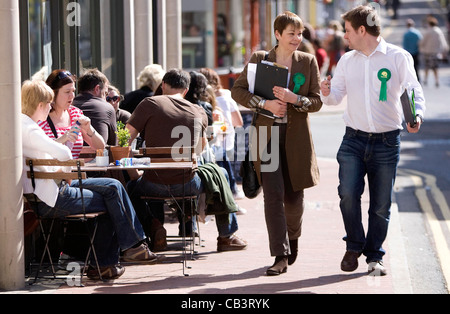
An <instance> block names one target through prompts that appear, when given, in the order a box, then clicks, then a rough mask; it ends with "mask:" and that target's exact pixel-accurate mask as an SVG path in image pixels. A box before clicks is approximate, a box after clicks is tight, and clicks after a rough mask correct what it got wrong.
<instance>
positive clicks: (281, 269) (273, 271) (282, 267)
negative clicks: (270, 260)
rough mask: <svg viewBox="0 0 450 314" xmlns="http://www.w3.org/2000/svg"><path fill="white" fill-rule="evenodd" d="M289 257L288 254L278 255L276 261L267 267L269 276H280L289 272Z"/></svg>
mask: <svg viewBox="0 0 450 314" xmlns="http://www.w3.org/2000/svg"><path fill="white" fill-rule="evenodd" d="M287 266H288V258H287V256H277V257H276V258H275V263H274V264H273V265H272V267H270V268H269V269H267V271H266V274H267V276H278V275H281V274H284V273H285V272H287Z"/></svg>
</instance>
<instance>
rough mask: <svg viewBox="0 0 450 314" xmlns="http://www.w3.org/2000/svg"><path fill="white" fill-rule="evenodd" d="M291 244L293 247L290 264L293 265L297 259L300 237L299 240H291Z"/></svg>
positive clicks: (289, 257) (289, 259) (289, 258)
mask: <svg viewBox="0 0 450 314" xmlns="http://www.w3.org/2000/svg"><path fill="white" fill-rule="evenodd" d="M289 246H290V247H291V255H289V256H288V265H292V264H294V263H295V261H296V260H297V255H298V239H297V240H289Z"/></svg>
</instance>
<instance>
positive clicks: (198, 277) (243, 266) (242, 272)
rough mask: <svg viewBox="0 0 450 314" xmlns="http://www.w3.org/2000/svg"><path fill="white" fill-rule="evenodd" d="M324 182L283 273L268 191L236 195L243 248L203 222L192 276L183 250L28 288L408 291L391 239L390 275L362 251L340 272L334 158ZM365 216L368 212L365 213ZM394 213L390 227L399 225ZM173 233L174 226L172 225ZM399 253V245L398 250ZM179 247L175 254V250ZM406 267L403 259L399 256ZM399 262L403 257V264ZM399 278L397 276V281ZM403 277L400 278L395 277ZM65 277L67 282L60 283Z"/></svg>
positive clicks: (311, 195)
mask: <svg viewBox="0 0 450 314" xmlns="http://www.w3.org/2000/svg"><path fill="white" fill-rule="evenodd" d="M319 165H320V169H321V178H322V179H321V184H320V185H319V186H318V187H315V188H313V189H310V190H307V191H306V195H305V197H306V201H307V208H306V212H305V216H304V227H303V235H302V237H301V239H300V244H299V249H300V255H299V258H298V260H297V262H296V263H295V264H294V265H293V266H290V267H289V268H288V272H287V273H286V274H283V275H281V276H278V277H268V276H266V275H265V270H266V269H267V267H269V266H271V265H272V263H273V260H274V258H272V257H270V255H269V248H268V240H267V231H266V226H265V221H264V214H263V197H262V195H260V196H259V197H258V198H257V199H254V200H248V199H245V200H241V201H238V203H239V204H240V206H242V207H244V208H246V209H247V210H248V213H247V214H246V215H240V216H238V220H239V227H240V230H239V232H238V235H239V236H240V237H242V238H243V239H245V240H247V241H248V243H249V245H248V248H247V250H245V251H239V252H223V253H218V252H217V251H216V244H217V243H216V237H217V230H216V226H215V222H213V221H212V222H209V223H208V224H206V225H204V224H201V225H200V228H201V235H202V238H203V239H204V240H205V242H204V247H197V248H196V249H197V250H198V253H199V254H198V256H197V257H196V259H195V260H194V261H189V263H188V265H189V266H191V267H192V269H189V270H188V273H189V274H190V276H188V277H184V276H183V274H182V264H181V263H180V261H181V259H180V258H179V255H175V256H167V259H166V261H165V262H164V263H162V264H158V265H147V266H146V265H134V266H127V267H126V271H125V274H124V275H123V276H122V277H121V278H119V279H118V280H115V281H110V282H105V283H102V282H94V281H90V280H85V284H86V286H85V287H83V288H77V287H69V286H67V285H66V284H62V285H59V284H57V283H56V284H55V283H54V282H45V281H41V282H40V283H39V284H37V285H34V286H32V287H31V288H27V289H28V291H30V292H31V291H32V292H36V293H51V294H131V293H132V294H182V295H185V294H298V293H308V294H310V293H313V294H353V293H355V294H356V293H358V294H378V293H384V294H385V293H388V294H390V293H397V292H400V293H404V292H405V291H406V292H408V291H410V288H409V287H408V282H409V281H408V278H405V276H404V274H400V275H401V276H397V274H396V273H392V272H393V268H392V267H391V254H395V252H393V251H394V250H390V249H389V244H390V243H389V241H387V242H388V243H386V245H385V249H387V252H388V253H387V254H386V256H385V264H386V267H387V269H388V271H389V274H388V276H385V277H370V276H367V265H366V263H365V261H364V257H361V258H360V260H359V261H360V266H359V268H358V269H357V270H356V271H355V272H353V273H344V272H342V271H341V270H340V261H341V258H342V256H343V254H344V252H345V243H344V241H342V240H341V239H342V237H343V236H344V230H343V223H342V218H341V214H340V210H339V206H338V204H339V200H338V196H337V184H338V182H337V180H338V179H337V171H338V165H337V162H336V161H335V160H324V159H320V160H319ZM363 206H364V210H363V212H367V210H366V208H367V195H364V197H363ZM364 220H365V221H366V220H367V216H366V215H365V216H364ZM396 224H398V222H397V221H395V215H393V221H392V223H391V227H392V228H391V229H392V230H396V227H395V225H396ZM167 228H168V231H169V233H171V232H172V231H173V232H174V231H175V229H176V228H177V225H176V224H170V225H168V226H167ZM395 251H397V250H395ZM175 253H176V252H175ZM395 260H396V261H397V262H396V263H397V264H398V263H399V264H400V265H396V266H397V267H396V268H394V269H403V270H404V268H402V267H401V258H397V259H395ZM399 260H400V262H398V261H399ZM397 278H398V279H397ZM395 280H397V282H394V281H395ZM60 283H61V282H60Z"/></svg>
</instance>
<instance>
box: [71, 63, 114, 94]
mask: <svg viewBox="0 0 450 314" xmlns="http://www.w3.org/2000/svg"><path fill="white" fill-rule="evenodd" d="M108 84H109V80H108V78H107V77H106V75H105V74H103V73H102V72H100V71H99V70H98V69H89V70H86V71H85V72H84V73H83V75H82V76H81V77H80V78H79V79H78V90H79V92H80V93H84V92H91V91H93V90H94V89H95V86H97V85H99V86H100V88H101V89H103V88H104V87H105V85H108Z"/></svg>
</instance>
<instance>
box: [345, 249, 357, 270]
mask: <svg viewBox="0 0 450 314" xmlns="http://www.w3.org/2000/svg"><path fill="white" fill-rule="evenodd" d="M360 256H361V253H358V252H352V251H347V252H345V255H344V258H343V259H342V262H341V269H342V270H343V271H355V270H356V269H357V268H358V258H359V257H360Z"/></svg>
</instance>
